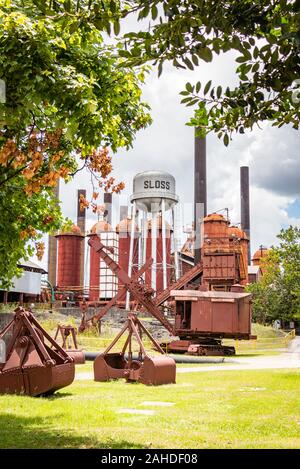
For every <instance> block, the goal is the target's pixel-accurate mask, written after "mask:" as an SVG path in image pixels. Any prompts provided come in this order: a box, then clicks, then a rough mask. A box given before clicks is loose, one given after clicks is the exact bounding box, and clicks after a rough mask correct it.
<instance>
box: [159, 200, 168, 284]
mask: <svg viewBox="0 0 300 469" xmlns="http://www.w3.org/2000/svg"><path fill="white" fill-rule="evenodd" d="M161 237H162V261H163V288H164V290H165V289H166V288H167V287H168V284H167V246H166V211H165V200H164V199H162V201H161Z"/></svg>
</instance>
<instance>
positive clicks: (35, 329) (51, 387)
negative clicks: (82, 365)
mask: <svg viewBox="0 0 300 469" xmlns="http://www.w3.org/2000/svg"><path fill="white" fill-rule="evenodd" d="M0 339H3V340H5V343H6V354H5V359H4V363H0V393H1V394H27V395H29V396H40V395H50V394H53V393H54V392H55V391H57V390H58V389H61V388H63V387H65V386H68V385H69V384H71V383H72V382H73V380H74V375H75V365H74V361H73V359H72V358H71V357H70V356H69V355H68V354H67V352H66V351H65V350H64V349H63V348H62V347H60V346H59V345H58V344H57V342H55V340H54V339H53V338H52V337H51V336H50V335H49V334H48V333H47V332H46V331H45V329H43V328H42V327H41V325H40V324H39V323H38V322H37V320H36V319H35V318H34V316H33V315H32V314H31V313H30V312H29V311H25V310H24V309H23V308H20V307H19V308H17V309H16V310H15V315H14V318H13V320H12V321H11V322H10V323H9V324H8V325H7V326H6V327H5V328H4V329H3V330H2V331H1V332H0ZM51 347H52V348H51Z"/></svg>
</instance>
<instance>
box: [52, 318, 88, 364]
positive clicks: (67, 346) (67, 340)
mask: <svg viewBox="0 0 300 469" xmlns="http://www.w3.org/2000/svg"><path fill="white" fill-rule="evenodd" d="M76 334H77V329H76V328H75V327H73V326H63V325H61V324H58V325H57V329H56V333H55V336H54V340H57V338H58V336H59V335H60V336H61V339H62V348H63V349H64V350H65V351H66V352H67V354H68V355H69V356H70V357H71V358H73V360H74V363H75V365H82V364H84V363H85V356H84V353H83V351H82V350H80V349H79V348H78V345H77V338H76Z"/></svg>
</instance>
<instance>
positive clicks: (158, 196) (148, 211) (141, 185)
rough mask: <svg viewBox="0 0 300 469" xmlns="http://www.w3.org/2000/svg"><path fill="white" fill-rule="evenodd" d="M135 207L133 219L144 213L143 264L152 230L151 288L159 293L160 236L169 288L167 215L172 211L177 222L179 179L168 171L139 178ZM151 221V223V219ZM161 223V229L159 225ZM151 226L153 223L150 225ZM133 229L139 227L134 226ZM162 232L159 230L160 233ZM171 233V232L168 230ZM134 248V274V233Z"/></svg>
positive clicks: (130, 254)
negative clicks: (157, 286)
mask: <svg viewBox="0 0 300 469" xmlns="http://www.w3.org/2000/svg"><path fill="white" fill-rule="evenodd" d="M130 201H131V203H132V207H131V209H132V219H135V218H136V215H137V213H138V212H141V213H142V219H141V232H142V236H141V245H140V256H139V258H140V259H139V264H140V265H141V264H143V263H145V261H146V256H147V244H148V246H149V242H148V243H147V237H148V230H149V226H150V227H151V228H150V233H151V243H150V244H151V257H152V258H153V264H152V271H151V286H152V288H153V289H154V290H155V291H156V283H157V270H158V262H157V232H158V231H159V232H160V233H161V241H162V243H161V250H162V260H161V265H162V271H163V288H164V289H165V288H167V286H168V285H167V268H168V265H167V248H166V246H167V242H166V226H167V225H166V212H167V211H169V210H172V216H173V220H174V212H173V211H174V207H175V205H176V204H177V202H178V197H177V195H176V192H175V178H174V177H173V176H172V175H171V174H169V173H167V172H164V171H144V172H142V173H139V174H137V175H136V176H135V177H134V179H133V194H132V196H131V197H130ZM149 218H150V219H149ZM158 221H159V227H158V223H157V222H158ZM149 222H150V223H149ZM131 226H132V229H134V226H135V224H134V223H132V225H131ZM158 228H159V230H158ZM168 231H169V230H168ZM131 240H132V243H131V247H130V253H129V267H128V273H129V275H131V272H132V265H133V262H132V259H133V240H134V233H132V236H131ZM127 306H129V298H128V297H127Z"/></svg>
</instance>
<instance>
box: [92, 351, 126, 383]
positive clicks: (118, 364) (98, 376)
mask: <svg viewBox="0 0 300 469" xmlns="http://www.w3.org/2000/svg"><path fill="white" fill-rule="evenodd" d="M127 365H128V362H127V360H125V358H124V356H123V355H121V354H120V353H108V354H106V355H104V354H102V355H98V357H96V359H95V361H94V378H95V381H109V380H110V379H120V378H126V372H127Z"/></svg>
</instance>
